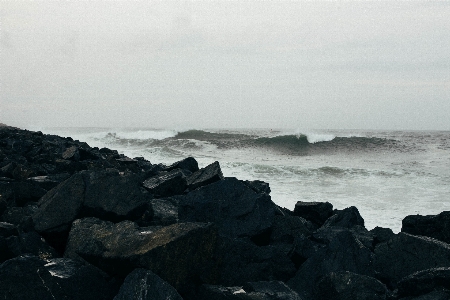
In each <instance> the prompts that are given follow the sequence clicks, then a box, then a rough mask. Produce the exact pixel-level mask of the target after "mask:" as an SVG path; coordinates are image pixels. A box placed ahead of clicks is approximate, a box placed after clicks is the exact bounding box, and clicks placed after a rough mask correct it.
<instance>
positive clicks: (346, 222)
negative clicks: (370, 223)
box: [323, 206, 364, 228]
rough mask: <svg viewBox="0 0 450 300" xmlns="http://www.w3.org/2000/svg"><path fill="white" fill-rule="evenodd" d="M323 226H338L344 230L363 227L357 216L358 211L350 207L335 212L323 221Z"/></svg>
mask: <svg viewBox="0 0 450 300" xmlns="http://www.w3.org/2000/svg"><path fill="white" fill-rule="evenodd" d="M323 226H324V227H332V226H340V227H345V228H352V227H354V226H362V227H364V219H363V218H362V217H361V215H360V214H359V211H358V209H357V208H356V207H354V206H351V207H347V208H345V209H343V210H336V211H335V212H334V214H333V215H332V216H331V217H329V218H328V219H327V220H326V221H325V223H324V224H323Z"/></svg>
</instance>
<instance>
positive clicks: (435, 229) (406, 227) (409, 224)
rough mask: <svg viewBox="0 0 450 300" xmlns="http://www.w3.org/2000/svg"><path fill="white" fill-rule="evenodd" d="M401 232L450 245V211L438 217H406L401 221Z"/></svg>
mask: <svg viewBox="0 0 450 300" xmlns="http://www.w3.org/2000/svg"><path fill="white" fill-rule="evenodd" d="M402 232H405V233H409V234H413V235H423V236H428V237H431V238H434V239H437V240H440V241H443V242H446V243H450V211H444V212H441V213H440V214H438V215H429V216H421V215H415V216H407V217H406V218H404V219H403V221H402Z"/></svg>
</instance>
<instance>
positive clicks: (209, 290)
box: [197, 284, 247, 300]
mask: <svg viewBox="0 0 450 300" xmlns="http://www.w3.org/2000/svg"><path fill="white" fill-rule="evenodd" d="M243 294H245V291H244V290H243V289H242V287H240V286H232V287H224V286H220V285H210V284H204V285H202V286H201V287H200V291H199V295H198V298H197V299H198V300H211V299H214V300H237V299H247V298H245V296H246V295H245V296H244V295H243Z"/></svg>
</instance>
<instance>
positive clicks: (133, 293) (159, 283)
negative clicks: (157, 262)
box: [114, 269, 183, 300]
mask: <svg viewBox="0 0 450 300" xmlns="http://www.w3.org/2000/svg"><path fill="white" fill-rule="evenodd" d="M129 299H135V300H166V299H170V300H183V298H181V296H180V295H179V294H178V292H177V291H176V290H175V289H174V288H173V287H172V286H171V285H170V284H168V283H167V282H165V281H164V280H162V279H161V278H160V277H159V276H158V275H156V274H155V273H153V272H152V271H149V270H145V269H135V270H134V271H132V272H131V273H130V274H128V276H127V277H126V278H125V281H124V283H123V285H122V286H121V288H120V291H119V293H118V294H117V296H116V297H114V300H129Z"/></svg>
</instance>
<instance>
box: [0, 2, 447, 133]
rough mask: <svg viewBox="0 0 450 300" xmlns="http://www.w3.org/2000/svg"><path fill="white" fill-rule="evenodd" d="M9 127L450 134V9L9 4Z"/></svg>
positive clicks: (2, 42)
mask: <svg viewBox="0 0 450 300" xmlns="http://www.w3.org/2000/svg"><path fill="white" fill-rule="evenodd" d="M0 18H1V19H0V20H1V23H0V34H1V38H0V51H1V53H0V55H1V56H0V76H1V86H0V89H1V90H0V97H1V98H0V104H1V105H0V122H2V123H6V124H8V125H14V126H20V127H31V126H106V127H116V126H117V127H136V126H145V127H154V128H163V127H165V128H184V129H186V128H205V127H206V128H220V127H230V128H233V127H234V128H236V127H237V128H242V127H246V128H248V127H263V128H294V129H295V128H310V129H313V128H317V129H423V130H428V129H440V130H450V1H439V2H433V1H423V2H421V1H417V2H412V1H401V2H400V1H382V2H380V1H374V2H367V1H354V2H353V1H343V2H330V1H327V2H318V1H295V2H294V1H291V2H281V1H202V2H191V1H189V2H181V1H176V2H168V1H142V2H140V1H124V2H112V1H105V2H100V1H96V2H94V1H72V2H62V1H61V2H56V1H48V2H46V1H38V2H19V1H1V0H0Z"/></svg>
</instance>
